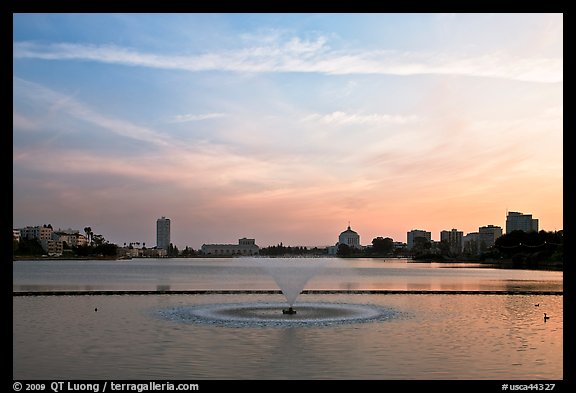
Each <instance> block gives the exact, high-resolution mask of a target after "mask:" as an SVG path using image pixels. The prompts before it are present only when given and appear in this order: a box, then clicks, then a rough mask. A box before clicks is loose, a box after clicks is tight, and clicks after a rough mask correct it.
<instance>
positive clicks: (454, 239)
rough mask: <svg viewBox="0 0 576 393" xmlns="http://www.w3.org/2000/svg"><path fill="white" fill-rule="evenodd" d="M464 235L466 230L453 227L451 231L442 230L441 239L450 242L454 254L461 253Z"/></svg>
mask: <svg viewBox="0 0 576 393" xmlns="http://www.w3.org/2000/svg"><path fill="white" fill-rule="evenodd" d="M463 237H464V232H462V231H459V230H457V229H452V230H451V231H441V232H440V241H441V242H446V243H448V246H449V248H450V252H451V253H453V254H460V253H461V252H462V238H463Z"/></svg>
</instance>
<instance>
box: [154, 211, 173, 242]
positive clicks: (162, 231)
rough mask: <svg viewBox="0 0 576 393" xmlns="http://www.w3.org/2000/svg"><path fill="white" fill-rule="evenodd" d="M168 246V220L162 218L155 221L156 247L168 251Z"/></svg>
mask: <svg viewBox="0 0 576 393" xmlns="http://www.w3.org/2000/svg"><path fill="white" fill-rule="evenodd" d="M169 246H170V219H169V218H166V217H164V216H162V218H159V219H158V220H156V247H157V248H161V249H164V250H168V247H169Z"/></svg>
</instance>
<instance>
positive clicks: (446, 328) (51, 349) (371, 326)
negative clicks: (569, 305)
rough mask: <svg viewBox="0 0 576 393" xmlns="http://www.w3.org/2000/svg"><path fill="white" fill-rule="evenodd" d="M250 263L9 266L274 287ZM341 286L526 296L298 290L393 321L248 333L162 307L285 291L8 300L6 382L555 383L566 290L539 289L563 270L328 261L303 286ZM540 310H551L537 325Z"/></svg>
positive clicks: (30, 277) (558, 286) (174, 283)
mask: <svg viewBox="0 0 576 393" xmlns="http://www.w3.org/2000/svg"><path fill="white" fill-rule="evenodd" d="M257 263H262V261H256V258H254V259H246V260H240V259H227V260H212V259H211V260H132V261H38V262H33V261H17V262H14V263H13V290H14V291H19V290H54V291H58V290H67V289H98V290H101V289H145V290H148V289H157V288H162V289H166V287H167V286H168V287H169V288H170V289H277V286H276V284H275V282H274V280H272V279H271V278H270V277H269V276H267V275H266V274H265V272H263V271H262V269H260V268H259V267H258V265H257ZM348 288H353V289H411V288H416V289H423V288H424V289H432V290H434V289H442V290H446V289H447V288H448V289H457V290H483V289H496V290H510V289H511V288H512V289H515V288H519V289H526V288H530V290H533V291H534V294H531V295H509V294H498V295H480V294H465V295H461V294H444V295H439V294H419V295H415V294H385V295H376V294H369V295H366V294H362V295H359V294H342V293H340V294H338V293H335V294H325V295H324V294H323V295H318V294H316V295H308V294H303V295H300V296H299V297H298V299H297V302H296V304H295V307H296V308H297V307H298V304H300V305H302V304H304V303H312V302H323V303H335V304H340V303H342V304H349V305H350V304H351V305H354V304H359V305H373V306H377V307H382V308H385V309H387V310H392V311H393V312H394V313H393V315H394V317H392V318H387V319H383V320H376V321H368V322H363V323H341V324H327V325H321V324H320V325H302V326H293V325H290V326H283V325H282V324H280V325H278V326H259V325H258V324H257V323H256V324H248V325H246V326H244V327H238V326H227V325H225V324H217V323H191V322H190V321H186V320H184V319H181V318H180V319H179V318H170V317H167V316H166V315H170V313H169V312H168V313H167V311H169V310H173V309H174V308H178V309H186V308H188V307H195V306H198V305H210V304H229V303H248V304H254V305H258V304H264V303H266V304H267V303H270V302H278V303H280V304H281V303H282V302H284V301H285V299H284V298H283V296H282V295H280V294H272V295H262V294H209V295H160V294H159V295H140V296H137V295H123V296H117V295H106V296H94V295H92V296H31V297H28V296H22V297H20V296H15V297H13V378H14V379H52V380H54V379H63V380H65V379H193V380H197V379H384V380H402V379H448V380H453V379H498V380H500V379H506V380H511V379H527V380H553V379H556V380H558V379H562V378H563V369H562V359H563V297H562V296H561V295H543V294H538V291H542V290H546V291H549V290H560V291H561V290H562V272H546V271H523V270H498V269H489V268H481V267H479V266H476V265H458V267H456V266H449V265H444V264H442V265H436V264H412V263H406V262H405V261H390V262H388V261H383V260H364V259H359V260H336V259H335V260H334V263H332V261H330V263H329V265H328V266H327V267H326V268H325V269H324V270H323V271H322V272H321V273H320V274H318V275H317V276H315V277H313V278H312V279H311V280H310V281H309V282H308V284H307V285H306V289H348ZM535 304H539V306H538V307H536V306H535ZM95 308H98V311H97V312H95V311H94V310H95ZM543 312H547V313H548V315H550V316H551V318H550V320H548V321H547V322H544V320H543Z"/></svg>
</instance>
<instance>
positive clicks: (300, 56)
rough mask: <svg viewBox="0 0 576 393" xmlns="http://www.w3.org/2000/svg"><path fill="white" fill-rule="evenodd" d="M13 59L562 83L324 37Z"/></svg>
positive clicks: (18, 53)
mask: <svg viewBox="0 0 576 393" xmlns="http://www.w3.org/2000/svg"><path fill="white" fill-rule="evenodd" d="M13 57H14V58H16V59H41V60H89V61H95V62H102V63H114V64H123V65H127V66H141V67H151V68H162V69H176V70H183V71H191V72H200V71H229V72H248V73H261V72H301V73H321V74H333V75H346V74H387V75H405V76H408V75H422V74H437V75H463V76H475V77H494V78H505V79H513V80H521V81H529V82H544V83H556V82H562V80H563V60H562V59H561V58H545V57H518V56H512V55H509V54H507V53H504V52H491V53H486V54H483V55H462V54H458V55H456V54H452V53H428V52H408V51H396V50H371V51H359V50H358V51H353V50H352V51H342V50H334V49H331V48H330V47H329V46H328V40H327V38H326V37H323V36H320V37H316V38H314V39H309V40H306V39H300V38H298V37H292V38H290V39H284V40H282V41H280V42H279V41H273V42H266V43H263V44H262V45H260V46H251V47H246V48H241V49H235V50H222V51H213V52H208V53H202V54H192V55H166V54H157V53H146V52H141V51H138V50H134V49H130V48H124V47H120V46H115V45H88V44H72V43H54V44H47V45H45V44H40V43H37V42H30V41H21V42H15V43H14V45H13Z"/></svg>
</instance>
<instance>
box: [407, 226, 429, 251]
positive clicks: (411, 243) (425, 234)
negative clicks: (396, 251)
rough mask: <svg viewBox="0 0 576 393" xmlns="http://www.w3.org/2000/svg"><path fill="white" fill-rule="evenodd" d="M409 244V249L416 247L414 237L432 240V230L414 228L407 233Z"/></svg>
mask: <svg viewBox="0 0 576 393" xmlns="http://www.w3.org/2000/svg"><path fill="white" fill-rule="evenodd" d="M406 237H407V239H406V240H407V246H408V250H411V249H412V247H414V239H416V238H418V237H423V238H425V239H426V240H428V241H429V242H431V241H432V232H427V231H423V230H421V229H413V230H411V231H410V232H408V233H407V236H406Z"/></svg>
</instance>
